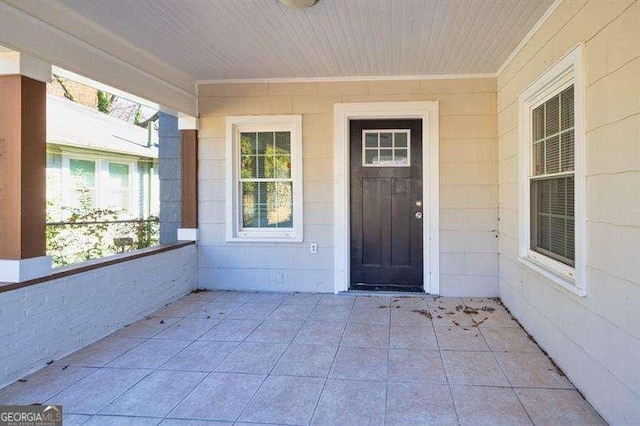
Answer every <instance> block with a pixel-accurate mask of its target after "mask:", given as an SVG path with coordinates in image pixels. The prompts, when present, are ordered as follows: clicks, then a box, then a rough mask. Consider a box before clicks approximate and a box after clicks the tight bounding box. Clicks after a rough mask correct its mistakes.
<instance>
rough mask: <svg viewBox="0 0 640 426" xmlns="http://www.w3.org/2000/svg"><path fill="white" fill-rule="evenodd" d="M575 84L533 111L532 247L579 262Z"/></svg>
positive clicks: (558, 258) (570, 263) (559, 257)
mask: <svg viewBox="0 0 640 426" xmlns="http://www.w3.org/2000/svg"><path fill="white" fill-rule="evenodd" d="M574 124H575V119H574V87H573V85H571V86H569V87H568V88H566V89H564V90H563V91H562V92H560V93H558V94H557V95H555V96H553V97H552V98H550V99H548V100H546V101H545V102H544V103H543V104H541V105H539V106H538V107H536V108H534V109H533V111H532V116H531V131H532V135H531V136H532V142H533V145H532V155H531V159H532V161H533V164H532V173H531V176H530V178H529V179H530V181H529V185H530V196H531V200H530V206H531V220H530V226H531V230H530V231H531V232H530V238H531V242H530V247H531V250H533V251H535V252H538V253H540V254H542V255H545V256H548V257H550V258H552V259H555V260H557V261H559V262H562V263H564V264H566V265H569V266H571V267H573V266H575V165H574V162H575V161H574V160H575V131H574Z"/></svg>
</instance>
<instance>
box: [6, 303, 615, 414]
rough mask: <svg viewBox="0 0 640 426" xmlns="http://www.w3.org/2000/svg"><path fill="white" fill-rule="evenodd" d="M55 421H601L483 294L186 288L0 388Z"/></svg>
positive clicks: (10, 401)
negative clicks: (58, 415)
mask: <svg viewBox="0 0 640 426" xmlns="http://www.w3.org/2000/svg"><path fill="white" fill-rule="evenodd" d="M32 403H43V404H44V403H47V404H62V405H63V411H64V424H65V425H74V424H87V425H89V424H92V425H93V424H105V425H121V424H127V425H138V424H139V425H147V424H148V425H156V424H162V425H183V424H184V425H187V424H233V423H234V422H236V423H235V424H241V423H252V424H255V423H268V424H296V425H297V424H300V425H306V424H331V425H336V424H340V425H344V424H372V425H375V424H403V423H421V424H432V423H435V424H531V423H535V424H549V423H553V424H557V423H565V424H578V423H579V424H602V423H604V422H603V420H602V419H601V418H600V417H599V415H598V414H597V413H596V412H595V411H594V410H593V408H591V406H590V405H589V404H588V403H587V402H586V401H585V400H584V399H583V398H582V397H581V396H580V394H579V393H578V392H577V390H576V389H575V388H574V387H573V385H572V384H571V383H570V381H569V380H568V379H567V378H566V377H565V376H564V375H563V374H562V372H560V371H559V370H558V369H557V368H556V367H555V366H554V364H553V363H552V362H551V361H550V360H549V358H547V356H545V354H544V353H543V352H542V351H541V350H540V349H539V348H538V346H537V345H536V344H535V342H533V341H532V340H531V339H530V338H529V336H528V335H527V334H526V333H525V332H524V331H523V330H522V328H520V326H519V325H518V323H517V322H515V321H514V320H513V319H512V317H511V316H510V315H509V313H508V312H507V311H506V310H505V309H504V307H502V305H501V304H500V303H499V302H497V301H495V300H492V299H463V298H437V299H433V298H427V297H424V296H423V297H421V296H409V297H391V296H372V297H371V296H353V295H348V294H347V295H320V294H281V293H245V292H222V291H215V292H198V293H192V294H190V295H188V296H186V297H184V298H182V299H180V300H179V301H177V302H175V303H172V304H170V305H168V306H166V307H165V308H163V309H162V310H160V311H158V312H156V313H155V314H153V315H151V316H149V317H147V318H146V319H143V320H140V321H138V322H136V323H134V324H131V325H129V326H127V327H125V328H123V329H121V330H119V331H117V332H115V333H113V334H112V335H110V336H108V337H106V338H104V339H102V340H100V341H98V342H96V343H94V344H92V345H90V346H87V347H86V348H84V349H82V350H80V351H78V352H75V353H73V354H71V355H69V356H68V357H66V358H64V359H61V360H59V361H56V362H54V363H53V364H52V365H50V366H47V367H46V368H44V369H42V370H40V371H38V372H36V373H34V374H32V375H31V376H29V377H26V378H25V379H23V380H22V381H18V382H16V383H14V384H12V385H10V386H8V387H6V388H5V389H2V390H0V404H32Z"/></svg>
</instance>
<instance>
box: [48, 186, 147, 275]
mask: <svg viewBox="0 0 640 426" xmlns="http://www.w3.org/2000/svg"><path fill="white" fill-rule="evenodd" d="M79 192H80V194H79V200H80V203H79V207H74V208H68V207H62V208H61V209H60V210H62V211H63V212H64V213H67V219H66V220H65V222H64V223H58V224H51V223H52V217H50V215H49V214H48V215H47V223H48V224H49V225H47V227H46V242H47V254H48V255H49V256H51V257H52V258H53V264H54V266H56V267H57V266H64V265H69V264H72V263H77V262H83V261H87V260H91V259H98V258H101V257H105V256H109V255H112V254H115V253H122V252H125V251H130V250H136V249H141V248H145V247H150V246H153V245H156V244H158V242H159V241H158V232H159V223H158V219H157V218H156V217H151V218H149V219H147V220H133V221H126V222H122V221H120V222H117V223H113V222H114V221H119V220H120V219H121V217H122V212H121V211H118V210H114V209H103V208H98V207H94V206H93V204H92V197H91V193H90V191H89V190H87V189H82V190H80V191H79ZM49 211H55V206H53V203H51V202H48V208H47V212H49Z"/></svg>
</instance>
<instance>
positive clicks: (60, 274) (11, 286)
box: [0, 241, 195, 293]
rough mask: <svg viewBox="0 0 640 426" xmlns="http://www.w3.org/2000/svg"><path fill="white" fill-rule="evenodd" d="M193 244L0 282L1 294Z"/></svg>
mask: <svg viewBox="0 0 640 426" xmlns="http://www.w3.org/2000/svg"><path fill="white" fill-rule="evenodd" d="M192 244H195V241H178V242H175V243H169V244H159V245H157V246H153V247H148V248H144V249H139V250H135V251H129V252H126V253H119V254H114V255H112V256H107V257H103V258H101V259H94V260H88V261H86V262H81V263H75V264H73V265H67V266H62V267H60V268H55V269H52V270H51V273H50V274H49V275H45V276H44V277H40V278H34V279H32V280H27V281H22V282H18V283H3V282H0V293H4V292H6V291H11V290H17V289H19V288H24V287H29V286H32V285H36V284H42V283H45V282H48V281H52V280H55V279H59V278H64V277H68V276H70V275H75V274H81V273H83V272H87V271H91V270H94V269H100V268H104V267H106V266H111V265H116V264H118V263H124V262H129V261H131V260H135V259H140V258H142V257H147V256H153V255H154V254H159V253H163V252H166V251H171V250H177V249H179V248H182V247H186V246H190V245H192Z"/></svg>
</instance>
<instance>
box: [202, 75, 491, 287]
mask: <svg viewBox="0 0 640 426" xmlns="http://www.w3.org/2000/svg"><path fill="white" fill-rule="evenodd" d="M419 100H437V101H439V102H440V114H441V117H440V137H441V140H440V184H441V188H440V191H441V195H440V207H441V211H440V223H441V232H440V237H441V240H440V245H441V246H440V247H441V254H440V259H441V270H440V272H441V292H442V294H449V295H453V294H458V295H460V294H464V295H485V296H486V295H492V296H495V295H497V294H498V284H497V275H498V256H497V251H498V240H497V198H498V187H497V175H498V173H497V120H496V80H495V79H461V80H428V81H418V80H412V81H372V82H366V81H357V82H319V83H272V84H267V83H265V84H258V83H256V84H222V85H220V84H209V85H201V86H200V87H199V102H200V105H199V106H200V116H201V121H200V124H201V127H200V132H199V136H200V152H199V158H200V163H199V166H200V176H199V194H200V225H199V227H200V230H201V238H202V239H201V241H200V243H199V249H198V251H199V259H198V269H199V275H198V280H199V286H202V287H208V288H236V289H239V288H247V289H260V290H297V291H322V292H332V291H333V255H334V253H333V247H334V242H333V178H334V175H333V144H334V140H333V124H334V121H333V107H334V104H336V103H341V102H379V101H419ZM256 114H302V116H303V157H304V224H305V229H304V239H305V241H304V242H303V243H299V244H293V243H286V244H285V243H279V244H268V243H253V244H251V243H226V242H225V222H226V218H225V116H227V115H256ZM310 242H317V243H318V246H319V249H318V253H317V254H315V255H314V254H309V252H308V244H309V243H310Z"/></svg>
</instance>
